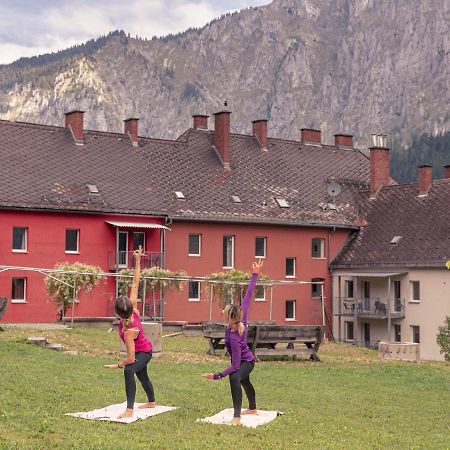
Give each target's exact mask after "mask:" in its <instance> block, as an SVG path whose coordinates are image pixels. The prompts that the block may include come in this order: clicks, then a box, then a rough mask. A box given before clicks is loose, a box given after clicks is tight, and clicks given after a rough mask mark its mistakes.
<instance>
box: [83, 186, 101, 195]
mask: <svg viewBox="0 0 450 450" xmlns="http://www.w3.org/2000/svg"><path fill="white" fill-rule="evenodd" d="M86 186H87V188H88V191H89V194H99V191H98V187H97V185H96V184H87V185H86Z"/></svg>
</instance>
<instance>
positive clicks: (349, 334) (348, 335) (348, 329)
mask: <svg viewBox="0 0 450 450" xmlns="http://www.w3.org/2000/svg"><path fill="white" fill-rule="evenodd" d="M344 324H345V325H344V327H345V328H344V333H345V339H348V340H349V341H353V339H354V338H353V322H350V321H345V322H344Z"/></svg>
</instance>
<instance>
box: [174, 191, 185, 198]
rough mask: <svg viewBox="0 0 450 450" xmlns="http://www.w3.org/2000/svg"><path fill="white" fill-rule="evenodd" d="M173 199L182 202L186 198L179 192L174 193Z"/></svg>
mask: <svg viewBox="0 0 450 450" xmlns="http://www.w3.org/2000/svg"><path fill="white" fill-rule="evenodd" d="M175 197H176V198H177V199H178V200H184V199H185V198H186V197H185V196H184V194H183V193H182V192H181V191H175Z"/></svg>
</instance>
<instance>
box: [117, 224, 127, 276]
mask: <svg viewBox="0 0 450 450" xmlns="http://www.w3.org/2000/svg"><path fill="white" fill-rule="evenodd" d="M121 234H125V235H126V239H125V243H126V250H119V253H120V252H124V253H125V263H124V264H118V267H119V269H126V268H127V267H128V251H129V242H128V239H129V236H128V231H122V230H119V232H118V236H117V239H119V236H120V235H121ZM118 244H119V243H117V245H118ZM118 256H119V255H118Z"/></svg>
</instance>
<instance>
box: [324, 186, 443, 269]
mask: <svg viewBox="0 0 450 450" xmlns="http://www.w3.org/2000/svg"><path fill="white" fill-rule="evenodd" d="M449 199H450V179H443V180H434V181H433V184H432V186H431V188H430V190H429V191H428V195H426V196H419V187H418V185H417V184H406V185H398V186H388V187H383V188H382V189H381V191H380V192H379V194H378V195H377V197H376V199H372V200H370V199H369V193H368V192H367V191H361V192H360V198H359V208H360V216H361V223H363V222H364V223H365V224H366V226H362V227H361V229H360V230H359V231H357V232H355V233H354V234H353V236H352V237H351V238H350V240H349V242H348V243H347V245H346V246H345V247H344V248H343V250H342V251H341V253H340V254H339V255H338V256H337V257H336V258H335V260H334V261H333V262H332V264H331V267H332V268H333V269H337V268H345V269H360V268H377V270H380V268H383V269H384V268H387V267H439V268H445V261H447V260H448V259H450V208H449V207H448V205H449ZM396 236H400V237H401V238H400V239H399V238H398V237H397V239H395V240H393V238H394V237H396ZM391 242H394V243H391ZM395 242H397V243H395Z"/></svg>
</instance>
